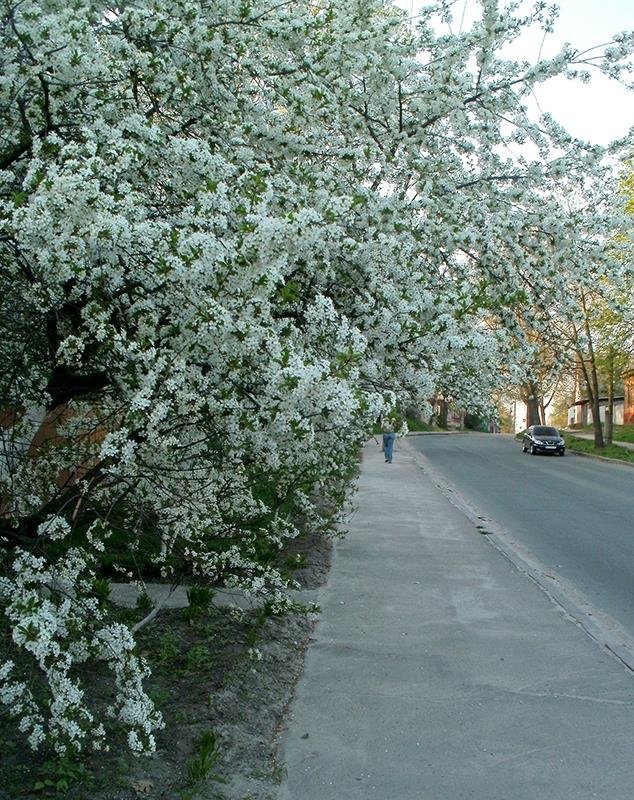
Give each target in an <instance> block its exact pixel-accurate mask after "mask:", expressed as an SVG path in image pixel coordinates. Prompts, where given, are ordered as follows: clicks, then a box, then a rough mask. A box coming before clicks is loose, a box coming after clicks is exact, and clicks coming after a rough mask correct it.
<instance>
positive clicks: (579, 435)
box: [564, 429, 634, 450]
mask: <svg viewBox="0 0 634 800" xmlns="http://www.w3.org/2000/svg"><path fill="white" fill-rule="evenodd" d="M564 433H567V434H569V435H570V436H574V437H575V438H577V439H588V441H591V442H593V441H594V434H593V433H584V432H583V431H576V430H574V429H571V430H568V429H566V430H565V431H564ZM612 444H615V445H617V446H618V447H624V448H625V449H626V450H634V442H620V441H619V440H618V439H613V440H612Z"/></svg>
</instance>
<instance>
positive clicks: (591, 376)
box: [579, 295, 605, 450]
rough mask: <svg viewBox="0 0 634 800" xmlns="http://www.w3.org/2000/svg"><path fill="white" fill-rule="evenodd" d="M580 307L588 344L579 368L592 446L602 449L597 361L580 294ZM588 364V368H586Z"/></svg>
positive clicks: (583, 299)
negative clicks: (590, 412) (584, 388)
mask: <svg viewBox="0 0 634 800" xmlns="http://www.w3.org/2000/svg"><path fill="white" fill-rule="evenodd" d="M581 307H582V308H583V314H584V327H585V332H586V341H587V344H588V359H587V362H588V363H586V360H585V359H584V358H583V353H579V355H580V356H581V368H582V369H583V374H584V377H585V379H586V386H587V388H588V400H589V402H590V407H591V408H592V427H593V429H594V446H595V448H596V449H597V450H602V449H603V448H604V447H605V442H604V441H603V430H602V428H601V414H600V412H599V376H598V374H597V362H596V358H595V355H594V346H593V344H592V333H591V331H590V321H589V319H588V309H587V308H586V298H585V296H584V295H582V296H581ZM588 364H589V366H590V369H588Z"/></svg>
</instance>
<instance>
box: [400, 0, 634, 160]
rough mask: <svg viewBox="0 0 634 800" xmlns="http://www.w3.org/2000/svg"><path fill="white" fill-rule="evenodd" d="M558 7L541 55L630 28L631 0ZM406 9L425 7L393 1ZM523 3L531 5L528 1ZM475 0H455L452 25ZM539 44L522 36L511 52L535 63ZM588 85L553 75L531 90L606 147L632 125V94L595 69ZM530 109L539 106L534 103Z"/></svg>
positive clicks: (565, 1)
mask: <svg viewBox="0 0 634 800" xmlns="http://www.w3.org/2000/svg"><path fill="white" fill-rule="evenodd" d="M556 2H557V5H558V6H559V8H560V14H559V18H558V20H557V22H556V24H555V31H554V33H552V34H548V35H547V37H546V40H545V42H544V44H543V49H542V54H543V56H546V57H548V56H552V55H555V53H557V52H558V51H559V49H560V48H561V46H562V44H564V42H570V43H571V44H572V45H573V46H574V47H576V48H577V49H580V50H581V49H586V48H589V47H593V46H595V45H601V44H605V43H607V42H609V41H610V40H611V38H612V35H613V34H614V33H617V32H619V31H624V30H629V31H631V30H634V0H556ZM394 3H395V5H398V6H400V7H401V8H404V9H405V10H406V11H413V13H414V14H416V12H417V10H418V9H419V8H420V7H422V6H424V5H426V3H425V0H394ZM526 5H527V7H528V6H529V5H532V4H531V3H528V2H527V4H526ZM478 7H479V3H478V0H456V2H455V14H454V16H455V18H456V26H455V28H454V33H455V32H457V31H456V28H457V26H458V25H459V22H460V19H461V17H462V16H463V13H464V19H465V24H468V20H469V18H470V17H471V18H473V15H474V14H476V13H477V9H478ZM541 45H542V34H541V32H536V33H535V34H534V35H526V36H525V37H524V39H523V41H522V43H521V45H520V44H519V43H518V48H519V47H521V48H522V49H521V51H520V50H519V49H518V50H515V51H514V52H513V57H514V58H518V59H519V58H526V59H527V60H529V61H536V60H537V56H538V54H539V51H540V47H541ZM592 72H593V74H594V77H593V80H592V82H591V83H590V84H589V85H582V84H580V83H579V82H571V81H568V80H566V79H563V78H556V79H553V80H551V81H549V82H548V83H547V84H543V85H542V86H540V87H538V88H537V90H536V99H537V102H538V103H539V108H541V109H542V110H543V111H549V112H550V113H551V114H553V116H554V117H555V118H556V119H557V120H558V121H559V122H561V123H562V124H563V125H564V127H565V128H566V129H567V130H568V131H569V132H570V133H571V134H572V135H573V136H576V137H578V138H582V139H587V140H588V141H590V142H593V143H595V144H601V145H606V144H608V143H609V142H610V141H612V140H614V139H618V138H620V137H622V136H625V135H626V134H627V133H628V131H629V129H630V128H632V127H633V126H634V92H628V91H627V90H625V89H624V88H622V87H620V86H618V85H616V84H615V83H614V82H613V81H609V80H608V79H607V78H604V77H603V76H601V75H598V73H597V72H596V71H594V70H593V71H592ZM534 110H535V113H536V114H538V113H539V110H538V108H537V106H536V107H535V109H534Z"/></svg>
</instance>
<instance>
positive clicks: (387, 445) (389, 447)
mask: <svg viewBox="0 0 634 800" xmlns="http://www.w3.org/2000/svg"><path fill="white" fill-rule="evenodd" d="M395 441H396V433H395V431H394V423H393V422H392V421H390V422H387V423H386V424H385V425H384V426H383V453H384V454H385V463H386V464H391V463H392V457H393V455H394V442H395Z"/></svg>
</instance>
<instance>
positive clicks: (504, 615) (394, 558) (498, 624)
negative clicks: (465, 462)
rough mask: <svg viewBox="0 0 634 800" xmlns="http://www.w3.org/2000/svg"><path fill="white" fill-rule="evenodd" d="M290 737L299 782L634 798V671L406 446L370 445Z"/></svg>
mask: <svg viewBox="0 0 634 800" xmlns="http://www.w3.org/2000/svg"><path fill="white" fill-rule="evenodd" d="M357 504H358V510H357V512H356V513H355V515H354V517H353V520H352V523H351V526H350V533H349V535H348V537H347V538H346V539H345V540H344V541H342V542H341V543H340V544H339V545H338V546H337V548H336V550H335V557H334V561H333V568H332V571H331V574H330V578H329V581H328V584H327V585H326V586H325V587H324V588H323V589H322V590H321V591H320V593H319V596H318V598H317V599H318V602H319V604H320V606H321V608H322V615H321V620H320V622H319V625H318V628H317V631H316V635H315V641H314V643H313V644H312V646H311V647H310V648H309V650H308V653H307V657H306V668H305V673H304V676H303V678H302V680H301V681H300V683H299V685H298V688H297V693H296V698H295V701H294V704H293V707H292V713H291V716H290V720H289V724H288V727H287V730H286V732H285V734H284V737H283V742H282V760H283V762H284V763H285V767H286V777H285V778H284V780H283V783H282V786H281V789H280V797H281V798H282V800H357V798H368V799H370V798H376V799H377V800H463V798H464V800H466V799H467V798H472V799H473V800H538V799H539V800H542V799H547V800H586V798H602V799H603V800H630V798H631V797H632V796H633V795H634V725H633V723H634V677H633V676H632V674H631V673H630V672H628V671H626V669H625V668H624V667H623V666H622V665H621V664H620V663H619V662H617V661H616V659H614V658H612V657H611V656H610V655H609V654H608V653H607V651H605V650H602V649H600V648H599V647H598V646H597V645H596V644H595V643H594V642H592V641H591V640H590V639H589V638H588V637H587V636H586V635H585V633H584V632H583V631H582V630H580V629H579V628H578V627H577V626H576V625H575V624H574V623H573V622H571V621H570V620H569V619H567V618H566V617H565V615H564V614H563V613H562V612H561V609H560V608H558V607H557V606H555V605H554V604H553V603H551V602H550V601H549V599H548V598H547V597H546V595H545V594H544V593H543V592H542V591H541V590H540V589H539V588H538V587H537V586H536V585H535V584H534V583H533V582H531V581H530V580H529V579H528V578H526V577H525V576H524V575H522V574H520V573H519V572H518V571H517V570H516V569H515V568H514V567H513V566H512V564H511V563H509V562H508V561H507V560H506V559H505V558H504V557H503V556H502V555H501V554H500V553H498V552H497V551H496V550H494V548H492V547H491V546H490V545H489V544H488V543H487V541H486V537H485V536H482V535H481V534H480V533H479V532H478V530H477V528H476V527H475V525H474V524H473V523H471V522H470V521H469V520H468V519H467V518H466V517H465V516H464V515H463V514H462V513H461V512H460V511H459V510H458V509H456V508H454V507H453V506H452V505H451V504H450V503H449V501H448V500H447V499H446V498H445V497H444V496H443V495H442V494H441V493H440V492H439V491H438V489H437V488H436V487H435V486H434V485H433V483H432V482H431V480H430V479H429V478H428V477H427V476H426V475H425V474H424V473H423V472H422V471H421V470H420V468H419V467H418V466H417V465H416V463H415V460H414V458H413V456H412V454H410V453H409V452H408V450H407V446H405V447H402V448H401V449H399V451H397V453H396V454H395V460H394V463H393V464H390V465H387V464H385V463H384V460H383V457H382V453H381V450H380V448H379V447H377V446H376V445H375V444H374V443H373V442H370V444H369V445H368V446H367V447H366V448H365V450H364V458H363V466H362V474H361V477H360V480H359V490H358V495H357Z"/></svg>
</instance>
